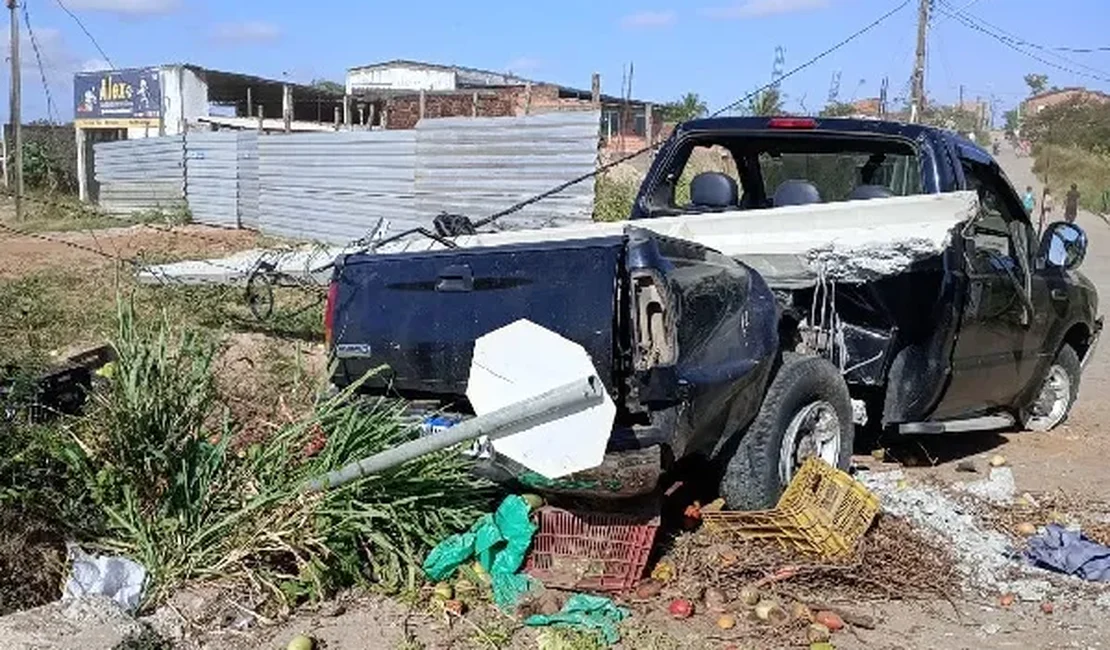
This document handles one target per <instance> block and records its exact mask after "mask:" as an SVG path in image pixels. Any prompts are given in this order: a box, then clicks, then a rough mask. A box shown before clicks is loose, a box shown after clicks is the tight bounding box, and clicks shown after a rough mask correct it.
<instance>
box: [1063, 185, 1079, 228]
mask: <svg viewBox="0 0 1110 650" xmlns="http://www.w3.org/2000/svg"><path fill="white" fill-rule="evenodd" d="M1078 214H1079V188H1077V187H1076V186H1075V183H1072V184H1071V189H1070V190H1068V193H1067V195H1065V196H1064V219H1065V220H1066V221H1067V222H1068V223H1075V217H1076V216H1077V215H1078Z"/></svg>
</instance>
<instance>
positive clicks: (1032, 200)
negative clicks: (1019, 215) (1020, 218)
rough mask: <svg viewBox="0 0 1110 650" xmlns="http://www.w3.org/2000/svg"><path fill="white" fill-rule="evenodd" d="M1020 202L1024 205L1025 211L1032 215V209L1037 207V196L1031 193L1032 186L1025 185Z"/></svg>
mask: <svg viewBox="0 0 1110 650" xmlns="http://www.w3.org/2000/svg"><path fill="white" fill-rule="evenodd" d="M1021 203H1022V205H1024V206H1025V213H1026V214H1028V215H1029V216H1033V210H1034V209H1035V208H1036V207H1037V197H1036V195H1034V194H1033V186H1032V185H1026V186H1025V196H1023V197H1021Z"/></svg>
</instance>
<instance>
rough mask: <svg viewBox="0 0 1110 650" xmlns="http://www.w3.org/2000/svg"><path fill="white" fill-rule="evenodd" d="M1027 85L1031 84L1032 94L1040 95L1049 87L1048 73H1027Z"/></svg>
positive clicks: (1030, 90) (1030, 92)
mask: <svg viewBox="0 0 1110 650" xmlns="http://www.w3.org/2000/svg"><path fill="white" fill-rule="evenodd" d="M1025 85H1026V86H1029V94H1030V95H1039V94H1041V93H1043V92H1044V91H1045V89H1047V88H1048V75H1046V74H1037V73H1033V72H1031V73H1029V74H1027V75H1025Z"/></svg>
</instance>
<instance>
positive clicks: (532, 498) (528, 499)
mask: <svg viewBox="0 0 1110 650" xmlns="http://www.w3.org/2000/svg"><path fill="white" fill-rule="evenodd" d="M520 498H521V499H524V502H525V503H527V504H528V509H529V510H535V509H536V508H539V507H540V506H542V505H543V497H541V496H540V495H538V494H522V495H520Z"/></svg>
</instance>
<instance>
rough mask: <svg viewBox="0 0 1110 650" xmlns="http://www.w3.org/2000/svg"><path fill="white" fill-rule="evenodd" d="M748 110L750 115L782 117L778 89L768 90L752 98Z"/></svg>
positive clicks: (780, 95)
mask: <svg viewBox="0 0 1110 650" xmlns="http://www.w3.org/2000/svg"><path fill="white" fill-rule="evenodd" d="M748 110H749V111H750V112H751V114H752V115H766V116H769V115H782V113H783V97H782V91H780V90H779V89H778V88H768V89H767V90H764V91H763V92H761V93H759V94H758V95H756V96H755V97H752V98H751V100H750V101H749V102H748Z"/></svg>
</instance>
